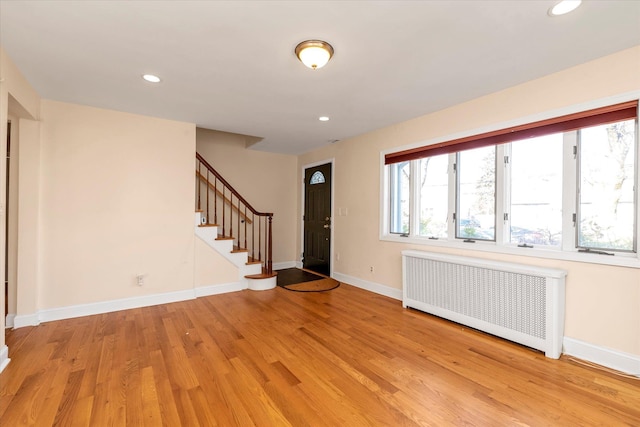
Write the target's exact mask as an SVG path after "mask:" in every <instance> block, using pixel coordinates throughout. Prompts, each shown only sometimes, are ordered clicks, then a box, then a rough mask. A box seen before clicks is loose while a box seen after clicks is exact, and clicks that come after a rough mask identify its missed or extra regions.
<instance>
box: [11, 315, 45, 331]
mask: <svg viewBox="0 0 640 427" xmlns="http://www.w3.org/2000/svg"><path fill="white" fill-rule="evenodd" d="M39 324H40V319H39V318H38V313H31V314H17V315H16V317H14V318H13V329H18V328H22V327H25V326H38V325H39Z"/></svg>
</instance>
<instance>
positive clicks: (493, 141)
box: [383, 101, 639, 259]
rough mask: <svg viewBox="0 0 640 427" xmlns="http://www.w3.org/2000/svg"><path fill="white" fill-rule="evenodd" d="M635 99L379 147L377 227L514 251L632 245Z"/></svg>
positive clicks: (613, 249) (609, 251)
mask: <svg viewBox="0 0 640 427" xmlns="http://www.w3.org/2000/svg"><path fill="white" fill-rule="evenodd" d="M637 106H638V102H637V101H633V102H629V103H623V104H617V105H614V106H608V107H603V108H598V109H594V110H590V111H586V112H582V113H575V114H571V115H567V116H563V117H560V118H554V119H548V120H544V121H540V122H536V123H532V124H528V125H521V126H517V127H514V128H509V129H503V130H499V131H494V132H489V133H486V134H482V135H478V136H475V137H473V136H472V137H465V138H460V139H456V140H453V141H446V142H439V143H435V144H431V145H428V146H425V147H418V148H413V149H410V150H405V151H401V152H396V153H390V154H386V155H385V168H386V172H385V176H386V177H387V185H388V187H387V188H388V192H387V193H388V204H387V206H388V209H389V210H388V212H387V213H386V214H385V216H384V217H385V218H388V224H387V226H386V227H385V229H384V230H383V234H384V233H395V234H401V235H403V236H406V237H408V238H409V239H413V240H411V241H412V243H419V242H420V241H424V242H427V241H430V240H432V239H433V240H444V241H445V244H446V242H454V241H457V242H461V243H474V242H479V245H480V246H477V245H476V246H475V247H482V246H481V245H482V244H483V243H484V244H490V245H494V246H496V245H498V246H505V247H509V248H513V249H510V250H517V251H525V252H518V253H527V252H526V250H529V249H532V248H538V249H540V248H543V249H547V250H549V251H552V252H549V253H557V252H559V251H569V252H575V253H579V252H580V253H581V252H589V253H591V254H598V255H599V254H603V255H616V254H618V255H621V256H625V253H627V254H628V253H634V254H635V253H637V240H638V227H637V224H636V221H637V217H638V210H637V195H636V192H635V188H636V185H635V184H636V183H637V181H638V175H639V174H638V167H637V165H636V158H637V156H638V154H637V150H638V148H637V146H638V135H637V132H638V130H637V129H638V120H637V114H638V109H637ZM421 239H422V240H421ZM520 248H523V249H520ZM553 251H555V252H553ZM575 256H576V257H579V256H582V255H578V254H576V255H575ZM627 256H628V255H627ZM636 258H638V257H637V256H636ZM571 259H574V258H571Z"/></svg>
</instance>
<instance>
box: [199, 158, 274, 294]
mask: <svg viewBox="0 0 640 427" xmlns="http://www.w3.org/2000/svg"><path fill="white" fill-rule="evenodd" d="M195 173H196V213H195V233H196V236H197V237H199V238H200V239H202V240H203V241H204V242H205V243H206V244H207V245H209V246H210V247H211V248H213V249H214V250H216V251H217V252H218V253H220V254H221V255H222V256H223V257H225V258H226V259H227V260H229V261H230V262H231V263H233V264H234V265H235V266H236V267H238V272H239V273H238V274H239V280H240V282H241V283H243V284H244V285H245V286H244V288H245V289H251V290H256V291H258V290H266V289H273V288H274V287H275V286H276V273H274V272H273V258H272V241H273V237H272V224H271V223H272V220H273V213H267V212H259V211H257V210H256V209H254V208H253V206H251V205H250V204H249V203H248V202H247V201H246V200H245V199H244V198H243V197H242V196H241V195H240V194H239V193H238V192H237V191H236V190H235V189H234V188H233V187H232V186H231V185H230V184H229V183H228V182H227V181H226V180H225V179H224V178H223V177H222V176H221V175H220V174H219V173H218V172H217V171H216V170H215V169H214V168H213V167H212V166H211V165H210V164H209V163H208V162H207V161H206V160H205V159H204V158H203V157H202V156H201V155H200V154H199V153H196V172H195Z"/></svg>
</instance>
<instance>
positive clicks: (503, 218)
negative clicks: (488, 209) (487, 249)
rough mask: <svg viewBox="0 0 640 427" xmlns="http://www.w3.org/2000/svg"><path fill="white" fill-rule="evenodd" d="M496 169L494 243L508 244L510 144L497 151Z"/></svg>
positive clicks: (509, 236)
mask: <svg viewBox="0 0 640 427" xmlns="http://www.w3.org/2000/svg"><path fill="white" fill-rule="evenodd" d="M496 155H497V163H498V167H497V168H496V243H497V244H500V245H504V244H507V243H509V241H510V238H511V235H510V230H511V209H510V207H511V162H510V161H509V160H510V159H511V144H504V145H502V146H500V147H498V150H497V153H496Z"/></svg>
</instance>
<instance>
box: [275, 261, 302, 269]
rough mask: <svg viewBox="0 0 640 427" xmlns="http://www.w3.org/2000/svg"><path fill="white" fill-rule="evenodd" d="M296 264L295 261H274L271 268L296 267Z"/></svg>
mask: <svg viewBox="0 0 640 427" xmlns="http://www.w3.org/2000/svg"><path fill="white" fill-rule="evenodd" d="M297 265H298V262H297V261H285V262H274V263H273V269H274V270H284V269H285V268H296V267H297Z"/></svg>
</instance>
